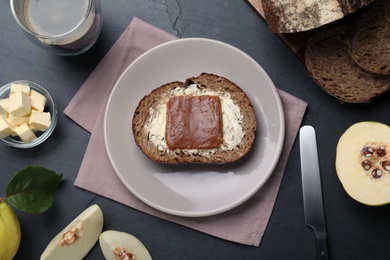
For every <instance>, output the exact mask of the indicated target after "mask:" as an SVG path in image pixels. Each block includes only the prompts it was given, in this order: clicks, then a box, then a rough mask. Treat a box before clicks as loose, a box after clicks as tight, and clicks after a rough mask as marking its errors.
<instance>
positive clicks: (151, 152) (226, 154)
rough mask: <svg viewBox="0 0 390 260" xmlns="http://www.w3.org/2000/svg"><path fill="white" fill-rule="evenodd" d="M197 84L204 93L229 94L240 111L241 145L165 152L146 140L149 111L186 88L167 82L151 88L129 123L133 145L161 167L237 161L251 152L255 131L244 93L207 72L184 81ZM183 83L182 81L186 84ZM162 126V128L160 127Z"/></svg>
mask: <svg viewBox="0 0 390 260" xmlns="http://www.w3.org/2000/svg"><path fill="white" fill-rule="evenodd" d="M187 80H189V81H192V82H193V83H196V84H198V85H199V86H201V87H202V88H204V89H205V90H208V91H215V92H219V93H226V92H227V93H229V95H230V97H231V99H232V100H233V101H234V103H235V104H236V105H237V106H238V107H239V108H240V111H241V112H242V114H243V119H242V125H241V126H242V128H243V131H244V136H243V139H242V140H241V142H240V143H239V144H238V145H237V146H236V147H234V149H232V150H228V149H222V148H214V149H200V150H203V151H201V152H200V151H199V150H198V151H194V149H192V150H191V151H189V150H188V149H175V150H169V149H168V148H166V147H164V148H163V149H161V147H160V149H159V147H157V146H156V145H155V144H154V143H153V142H152V140H151V139H150V137H149V135H148V133H147V130H146V131H145V129H147V124H148V120H149V119H150V116H151V112H150V109H152V108H156V107H157V106H158V105H161V104H163V103H164V102H167V100H168V99H169V96H171V95H173V94H172V93H173V90H174V89H176V88H186V84H185V83H184V82H181V81H175V82H170V83H167V84H165V85H162V86H160V87H158V88H156V89H154V90H153V91H152V92H151V93H150V94H148V95H146V96H145V97H144V98H143V99H142V100H141V101H140V102H139V104H138V106H137V108H136V110H135V112H134V116H133V121H132V130H133V136H134V140H135V143H136V144H137V146H138V147H139V148H140V149H141V151H142V152H143V153H144V154H145V155H146V156H147V157H148V158H150V159H151V160H153V161H155V162H158V163H162V164H188V163H192V164H225V163H230V162H234V161H237V160H239V159H240V158H242V157H243V156H244V155H246V154H247V153H248V152H249V150H250V149H251V147H252V145H253V142H254V140H255V134H256V129H257V120H256V114H255V111H254V109H253V106H252V103H251V102H250V100H249V98H248V96H247V95H246V93H245V92H244V91H243V90H242V89H241V88H240V87H239V86H237V85H236V84H235V83H233V82H231V81H230V80H228V79H226V78H224V77H221V76H218V75H215V74H210V73H202V74H200V75H199V76H196V77H192V78H189V79H187ZM187 80H186V81H187ZM164 127H165V126H164Z"/></svg>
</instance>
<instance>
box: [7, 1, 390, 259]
mask: <svg viewBox="0 0 390 260" xmlns="http://www.w3.org/2000/svg"><path fill="white" fill-rule="evenodd" d="M102 7H103V12H104V25H103V30H102V34H101V37H100V39H99V40H98V42H97V44H96V45H95V46H94V48H93V49H92V50H91V51H90V52H88V53H86V54H84V55H81V56H78V57H73V58H64V57H58V56H53V55H51V54H48V53H45V52H44V51H42V50H40V49H38V48H37V47H35V46H34V45H33V44H32V43H30V42H29V41H28V40H27V39H26V38H25V37H24V35H23V34H22V32H21V31H20V30H19V29H18V28H17V25H16V22H15V21H14V20H13V17H12V15H11V11H10V8H9V2H8V1H6V0H1V8H0V84H1V85H3V84H5V83H7V82H10V81H13V80H17V79H28V80H32V81H35V82H37V83H40V84H42V85H44V86H46V87H47V88H48V89H49V91H50V92H51V94H52V95H53V97H54V99H55V100H56V101H57V103H58V106H59V122H58V126H57V129H56V131H55V132H54V135H53V136H52V137H51V138H50V139H49V140H48V141H47V142H46V143H44V144H43V145H41V146H39V147H38V148H34V149H31V150H17V149H13V148H10V147H7V146H5V145H4V144H1V143H0V153H1V156H0V196H4V191H5V186H6V184H7V182H8V180H9V179H10V178H11V177H12V175H13V174H14V173H15V172H16V171H18V170H20V169H21V168H24V167H25V166H27V165H30V164H41V165H43V166H45V167H48V168H50V169H53V170H55V171H57V172H59V173H63V174H64V180H63V182H62V184H61V185H60V188H59V190H58V193H57V194H56V201H55V204H54V206H53V207H52V208H51V209H50V210H49V211H48V212H46V213H44V214H43V215H31V214H26V213H23V212H20V211H16V213H17V215H18V216H19V218H20V222H21V227H22V242H21V246H20V249H19V252H18V254H17V256H16V259H39V256H40V255H41V253H42V252H43V250H44V249H45V247H46V245H47V244H48V242H49V241H50V240H51V239H52V237H53V236H54V235H55V234H57V232H59V231H60V230H61V229H62V228H63V227H65V226H66V225H67V224H68V223H69V222H70V220H72V219H73V218H74V217H76V216H77V215H78V214H79V213H80V212H81V211H82V210H84V209H85V208H86V207H87V206H89V205H90V204H92V203H97V204H99V205H100V206H101V208H102V210H103V213H104V216H105V223H104V229H105V230H107V229H117V230H121V231H125V232H129V233H132V234H134V235H136V236H137V237H139V238H140V239H141V240H142V241H143V242H144V244H145V245H146V246H147V248H148V249H149V251H150V253H151V254H152V256H153V257H154V259H302V260H306V259H307V260H309V259H315V257H316V256H315V238H314V234H313V232H312V230H311V229H310V228H308V227H307V226H306V225H305V223H304V217H303V200H302V187H301V177H300V176H301V175H300V163H299V147H298V145H297V142H296V143H295V145H294V147H293V149H292V152H291V156H290V159H289V161H288V164H287V167H286V171H285V175H284V178H283V181H282V184H281V187H280V191H279V194H278V198H277V201H276V204H275V208H274V211H273V213H272V216H271V219H270V222H269V225H268V226H267V229H266V232H265V234H264V237H263V241H262V242H261V244H260V246H259V247H258V248H257V247H250V246H244V245H240V244H236V243H231V242H228V241H224V240H221V239H217V238H214V237H211V236H209V235H206V234H203V233H200V232H197V231H193V230H191V229H188V228H185V227H182V226H179V225H177V224H174V223H170V222H168V221H165V220H161V219H158V218H156V217H153V216H149V215H147V214H144V213H141V212H138V211H136V210H133V209H131V208H128V207H126V206H123V205H121V204H119V203H116V202H113V201H111V200H108V199H105V198H102V197H99V196H96V195H94V194H92V193H89V192H86V191H84V190H81V189H78V188H76V187H74V185H73V182H74V180H75V178H76V175H77V172H78V169H79V167H80V164H81V161H82V159H83V155H84V152H85V149H86V147H87V144H88V141H89V137H90V135H89V133H88V132H86V131H85V130H83V129H82V128H80V127H79V126H78V125H77V124H75V123H74V122H73V121H72V120H70V119H69V118H67V117H66V116H65V115H64V114H63V113H62V111H63V109H64V108H65V107H66V105H67V104H68V103H69V101H70V100H71V99H72V97H73V96H74V95H75V93H76V92H77V90H78V89H79V88H80V86H81V85H82V84H83V82H84V81H85V80H86V79H87V77H88V75H89V74H90V73H91V71H92V70H93V69H94V67H95V66H96V65H97V64H98V63H99V61H100V60H101V59H102V57H103V56H104V55H105V54H106V53H107V51H108V50H109V49H110V47H111V46H112V45H113V43H114V42H115V41H116V39H117V38H118V37H119V36H120V34H121V33H122V32H123V31H124V29H125V28H126V27H127V26H128V24H129V23H130V21H131V20H132V18H133V17H134V16H137V17H139V18H140V19H143V20H144V21H146V22H149V23H151V24H153V25H155V26H157V27H159V28H161V29H163V30H165V31H168V32H170V33H172V34H174V35H175V36H178V37H181V38H184V37H195V36H196V37H206V38H212V39H217V40H221V41H224V42H227V43H229V44H232V45H234V46H236V47H238V48H240V49H241V50H243V51H244V52H246V53H248V54H249V55H250V56H252V57H253V58H254V59H255V60H257V61H258V62H259V63H260V64H261V65H262V66H263V68H264V69H265V70H266V71H267V72H268V74H269V75H270V76H271V78H272V80H273V81H274V83H275V85H276V86H277V87H278V88H280V89H283V90H285V91H287V92H289V93H291V94H293V95H295V96H297V97H299V98H301V99H303V100H304V101H306V102H308V104H309V106H308V109H307V111H306V115H305V117H304V121H303V124H311V125H313V126H314V127H315V128H316V130H317V137H318V147H319V149H320V150H319V156H320V168H321V173H322V187H323V188H322V189H323V195H324V205H325V217H326V221H327V228H328V234H329V248H330V253H331V259H351V260H352V259H353V260H355V259H357V260H359V259H367V260H371V259H390V238H389V235H388V233H389V230H390V219H389V218H390V207H389V206H384V207H368V206H364V205H361V204H359V203H357V202H355V201H354V200H352V199H351V198H350V197H348V195H347V194H346V192H345V191H344V190H343V188H342V186H341V184H340V182H339V180H338V178H337V175H336V172H335V151H336V144H337V141H338V139H339V137H340V136H341V134H342V133H343V132H344V131H345V130H346V129H347V128H348V127H349V126H350V125H351V124H353V123H355V122H358V121H363V120H375V121H380V122H383V123H386V124H390V117H389V116H388V112H387V111H389V109H390V102H388V99H389V95H387V94H386V95H383V96H382V97H381V98H380V99H378V100H375V101H374V102H373V103H371V104H364V105H344V106H343V105H340V104H339V103H338V102H337V101H336V100H335V99H334V98H333V97H331V96H329V95H328V94H326V93H325V92H324V91H323V90H321V89H320V88H319V87H318V86H317V85H316V84H315V83H314V82H313V81H312V79H311V78H310V77H309V75H308V72H307V70H306V68H305V67H304V66H303V64H302V63H301V61H300V60H299V59H298V58H297V57H296V56H295V54H294V53H292V51H291V50H289V49H288V48H287V47H286V46H285V45H284V44H283V43H282V42H281V41H280V39H279V38H278V37H277V36H276V35H273V34H272V33H270V31H269V29H268V28H267V27H266V25H265V24H264V22H263V21H262V19H261V18H260V17H259V16H258V15H257V14H256V12H255V11H254V10H253V9H252V7H251V6H250V5H249V4H248V3H247V2H246V1H237V0H225V1H223V0H221V1H219V0H215V1H207V0H200V1H189V0H177V1H173V0H167V1H162V0H154V1H150V0H142V1H141V0H134V1H125V0H116V1H107V0H106V1H103V4H102ZM102 174H104V173H102ZM389 188H390V187H389ZM86 259H103V254H102V253H101V251H100V248H99V246H98V245H95V247H94V248H93V249H92V250H91V252H90V254H89V255H88V256H87V257H86Z"/></svg>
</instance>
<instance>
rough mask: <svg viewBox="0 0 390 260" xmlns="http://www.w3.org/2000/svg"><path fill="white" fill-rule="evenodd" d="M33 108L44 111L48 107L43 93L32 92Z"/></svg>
mask: <svg viewBox="0 0 390 260" xmlns="http://www.w3.org/2000/svg"><path fill="white" fill-rule="evenodd" d="M30 99H31V107H32V108H33V109H36V110H38V111H43V109H44V108H45V105H46V97H45V96H44V95H42V94H41V93H39V92H37V91H35V90H33V89H32V90H31V92H30Z"/></svg>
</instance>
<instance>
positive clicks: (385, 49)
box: [348, 0, 390, 75]
mask: <svg viewBox="0 0 390 260" xmlns="http://www.w3.org/2000/svg"><path fill="white" fill-rule="evenodd" d="M348 43H349V52H350V54H351V57H352V59H353V60H354V61H355V62H356V63H357V64H359V66H361V67H362V68H363V69H365V70H367V71H369V72H372V73H376V74H381V75H390V1H389V0H380V1H376V2H375V3H373V4H371V5H369V6H367V8H365V10H364V13H362V15H361V18H360V19H359V20H358V21H357V22H356V23H355V24H354V28H353V30H352V31H351V35H350V36H349V41H348Z"/></svg>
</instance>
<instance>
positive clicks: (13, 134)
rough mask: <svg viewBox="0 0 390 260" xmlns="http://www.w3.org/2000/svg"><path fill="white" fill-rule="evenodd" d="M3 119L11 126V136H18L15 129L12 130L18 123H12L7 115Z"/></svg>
mask: <svg viewBox="0 0 390 260" xmlns="http://www.w3.org/2000/svg"><path fill="white" fill-rule="evenodd" d="M5 120H6V121H7V123H8V125H9V126H10V127H11V129H12V133H11V135H12V136H18V134H17V133H16V132H15V130H14V129H15V128H16V127H18V125H14V124H13V123H12V122H11V121H10V119H9V117H6V118H5Z"/></svg>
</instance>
